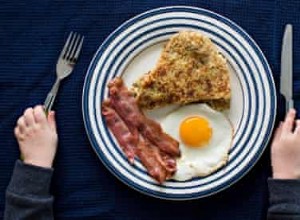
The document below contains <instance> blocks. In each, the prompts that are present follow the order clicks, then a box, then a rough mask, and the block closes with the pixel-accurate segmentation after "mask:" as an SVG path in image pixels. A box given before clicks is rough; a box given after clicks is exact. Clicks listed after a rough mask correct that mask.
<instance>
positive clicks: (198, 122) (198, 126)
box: [179, 116, 212, 147]
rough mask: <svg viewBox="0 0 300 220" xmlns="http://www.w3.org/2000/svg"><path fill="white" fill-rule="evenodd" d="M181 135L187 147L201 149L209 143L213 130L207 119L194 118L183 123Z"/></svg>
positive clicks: (180, 129) (180, 130)
mask: <svg viewBox="0 0 300 220" xmlns="http://www.w3.org/2000/svg"><path fill="white" fill-rule="evenodd" d="M179 134H180V138H181V140H182V141H183V142H184V143H185V144H186V145H189V146H191V147H200V146H202V145H204V144H206V143H208V142H209V140H210V138H211V135H212V128H211V127H210V124H209V122H208V121H207V120H206V119H205V118H202V117H198V116H193V117H188V118H186V119H184V120H183V121H182V122H181V124H180V128H179Z"/></svg>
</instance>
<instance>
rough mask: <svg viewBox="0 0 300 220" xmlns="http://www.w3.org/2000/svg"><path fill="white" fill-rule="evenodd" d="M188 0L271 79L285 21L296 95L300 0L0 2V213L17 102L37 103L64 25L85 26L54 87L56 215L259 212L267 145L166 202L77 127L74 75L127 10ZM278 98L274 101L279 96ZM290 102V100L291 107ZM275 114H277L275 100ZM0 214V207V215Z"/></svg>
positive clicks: (48, 82) (232, 215)
mask: <svg viewBox="0 0 300 220" xmlns="http://www.w3.org/2000/svg"><path fill="white" fill-rule="evenodd" d="M169 5H189V6H197V7H202V8H206V9H209V10H212V11H215V12H217V13H219V14H221V15H224V16H226V17H228V18H229V19H231V20H233V21H234V22H236V23H237V24H238V25H240V26H241V27H242V28H244V29H245V30H246V31H247V32H248V33H249V34H250V35H251V36H252V37H253V38H254V40H255V41H256V42H257V44H258V45H259V46H260V48H261V49H262V51H263V52H264V53H265V56H266V58H267V59H268V61H269V63H270V66H271V68H272V71H273V75H274V79H275V83H276V86H277V88H278V85H279V84H278V83H279V72H280V51H281V39H282V33H283V29H284V25H285V24H286V23H292V24H293V25H294V48H295V50H294V60H295V62H294V93H295V99H296V106H299V105H300V102H299V101H300V96H299V94H300V93H299V92H300V74H298V73H299V71H300V62H299V60H300V36H299V35H300V17H299V12H300V3H299V2H298V1H297V0H295V1H286V0H281V1H275V0H273V1H272V0H264V1H261V0H255V1H254V0H253V1H246V0H240V1H235V0H226V1H225V0H224V1H221V0H211V1H207V0H189V1H188V0H173V1H168V0H164V1H162V0H160V1H154V0H148V1H130V0H111V1H109V0H106V1H101V0H89V1H85V0H81V1H66V0H65V1H54V0H43V1H33V0H26V1H17V0H16V1H1V2H0V216H2V215H3V210H4V192H5V188H6V186H7V184H8V182H9V179H10V175H11V172H12V169H13V165H14V161H15V160H16V158H18V156H19V151H18V146H17V143H16V140H15V139H14V136H13V128H14V126H15V122H16V119H17V118H18V116H20V114H22V112H23V110H24V109H25V108H26V107H28V106H32V105H35V104H39V103H43V101H44V99H45V97H46V95H47V92H48V91H49V89H50V88H51V86H52V83H53V82H54V80H55V64H56V60H57V57H58V55H59V52H60V49H61V48H62V45H63V44H64V40H65V39H66V37H67V35H68V33H69V32H70V31H72V30H73V31H78V32H80V33H82V34H84V35H85V37H86V38H85V42H84V47H83V51H82V54H81V57H80V61H79V63H78V64H77V65H76V68H75V71H74V73H73V74H72V75H71V76H70V77H69V78H68V79H67V80H66V81H64V82H63V84H62V86H61V89H60V93H59V95H58V97H57V102H56V104H55V109H56V111H57V121H58V131H59V149H58V153H57V157H56V162H55V174H54V178H53V181H52V188H51V191H52V193H53V194H54V196H55V204H54V210H55V217H56V219H80V218H86V219H181V218H183V217H184V218H186V219H243V220H247V219H249V220H250V219H251V220H255V219H264V218H265V215H266V210H267V207H268V191H267V182H266V180H267V177H268V176H269V175H270V158H269V148H267V150H266V151H265V153H264V155H263V156H262V158H261V159H260V160H259V162H258V163H257V164H256V165H255V167H254V168H253V169H252V170H251V171H250V172H249V173H248V174H247V175H246V176H245V177H244V178H243V179H242V180H240V181H239V182H238V183H236V184H235V185H234V186H232V187H230V188H229V189H227V190H225V191H223V192H221V193H218V194H217V195H214V196H211V197H209V198H204V199H199V200H194V201H187V202H172V201H163V200H159V199H154V198H150V197H147V196H145V195H142V194H140V193H138V192H136V191H134V190H132V189H131V188H128V187H127V186H125V185H124V184H123V183H121V182H120V181H119V180H117V179H116V178H115V177H114V176H113V175H112V174H111V173H109V171H107V170H106V168H105V167H104V166H103V165H102V163H101V162H100V161H99V159H98V158H97V156H96V155H95V153H94V151H93V150H92V148H91V146H90V143H89V140H88V138H87V135H86V133H85V129H84V123H83V119H82V113H81V95H82V88H83V82H84V78H85V74H86V71H87V68H88V65H89V63H90V61H91V59H92V57H93V54H94V53H95V51H96V50H97V48H98V47H99V45H100V44H101V43H102V42H103V40H104V39H105V38H106V37H107V36H108V35H109V34H110V33H111V32H112V31H113V30H114V29H115V28H117V27H118V26H119V25H120V24H122V23H123V22H124V21H126V20H127V19H129V18H131V17H133V16H135V15H137V14H139V13H141V12H144V11H146V10H149V9H153V8H156V7H161V6H169ZM279 101H280V102H279V106H282V104H283V103H282V102H281V99H280V100H279ZM298 109H299V108H298ZM277 117H278V119H280V118H281V117H282V111H281V108H279V114H278V116H277ZM0 218H1V217H0Z"/></svg>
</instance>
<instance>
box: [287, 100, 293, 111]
mask: <svg viewBox="0 0 300 220" xmlns="http://www.w3.org/2000/svg"><path fill="white" fill-rule="evenodd" d="M285 105H286V106H285V112H286V113H288V111H289V110H290V109H291V108H294V101H293V99H290V100H289V101H286V103H285Z"/></svg>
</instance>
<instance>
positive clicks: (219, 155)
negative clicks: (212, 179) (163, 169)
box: [160, 104, 233, 181]
mask: <svg viewBox="0 0 300 220" xmlns="http://www.w3.org/2000/svg"><path fill="white" fill-rule="evenodd" d="M191 116H199V117H202V118H205V119H206V120H207V121H208V122H209V124H210V127H211V128H212V136H211V139H210V141H209V143H207V144H205V145H204V146H201V147H189V146H187V145H185V144H184V143H183V141H182V140H181V139H180V135H179V128H180V124H181V122H182V121H183V120H184V119H186V118H188V117H191ZM160 124H161V126H162V128H163V130H164V132H166V133H167V134H169V135H170V136H172V137H173V138H175V139H176V140H177V141H179V148H180V151H181V157H180V158H179V159H177V172H176V173H175V174H174V176H173V177H172V179H175V180H178V181H185V180H189V179H191V178H193V177H203V176H207V175H210V174H211V173H213V172H215V171H216V170H217V169H219V168H220V167H222V166H224V165H225V164H226V162H227V160H228V152H229V150H230V147H231V143H232V138H233V127H232V125H231V123H230V121H229V120H228V119H227V118H226V117H225V116H224V115H223V114H222V113H221V112H218V111H215V110H213V109H211V108H210V107H209V106H208V105H206V104H191V105H186V106H183V107H180V108H178V109H176V110H175V111H173V112H171V113H170V114H169V115H167V116H166V118H165V119H163V120H162V121H161V123H160Z"/></svg>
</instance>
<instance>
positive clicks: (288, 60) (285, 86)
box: [280, 24, 294, 112]
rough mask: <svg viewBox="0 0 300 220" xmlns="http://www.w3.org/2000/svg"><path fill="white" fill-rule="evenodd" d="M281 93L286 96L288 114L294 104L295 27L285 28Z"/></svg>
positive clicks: (287, 26) (282, 50)
mask: <svg viewBox="0 0 300 220" xmlns="http://www.w3.org/2000/svg"><path fill="white" fill-rule="evenodd" d="M280 93H281V94H282V95H283V96H284V98H285V102H286V107H285V110H286V112H288V110H289V109H290V108H293V107H294V102H293V27H292V25H291V24H287V25H286V26H285V31H284V35H283V40H282V49H281V73H280Z"/></svg>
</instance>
